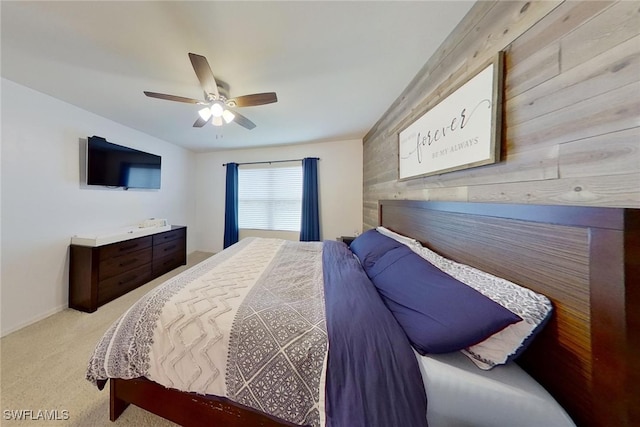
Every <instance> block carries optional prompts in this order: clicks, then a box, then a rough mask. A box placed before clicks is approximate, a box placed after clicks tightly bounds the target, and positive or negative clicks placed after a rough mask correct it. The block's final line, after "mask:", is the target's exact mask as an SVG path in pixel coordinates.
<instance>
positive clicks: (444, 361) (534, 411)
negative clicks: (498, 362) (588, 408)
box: [416, 352, 575, 427]
mask: <svg viewBox="0 0 640 427" xmlns="http://www.w3.org/2000/svg"><path fill="white" fill-rule="evenodd" d="M416 357H417V358H418V363H419V365H420V370H421V372H422V378H423V381H424V384H425V389H426V391H427V420H428V421H429V427H472V426H473V427H540V426H545V427H546V426H549V427H551V426H553V427H565V426H567V427H569V426H571V427H575V424H574V422H573V421H572V420H571V418H570V417H569V416H568V415H567V413H566V412H565V411H564V409H562V407H561V406H560V405H559V404H558V403H557V402H556V401H555V399H554V398H553V397H551V395H550V394H549V393H548V392H547V391H546V390H545V389H544V388H543V387H542V386H541V385H540V384H539V383H538V382H536V381H535V380H534V379H533V378H531V376H529V374H527V373H526V372H524V370H522V368H520V367H519V366H518V365H516V364H515V363H509V364H507V365H502V366H498V367H495V368H493V369H492V370H490V371H483V370H481V369H478V367H476V366H475V365H474V364H473V363H472V362H471V361H470V360H469V359H468V358H467V357H466V356H464V355H463V354H462V353H459V352H455V353H448V354H440V355H429V356H420V355H419V354H417V353H416Z"/></svg>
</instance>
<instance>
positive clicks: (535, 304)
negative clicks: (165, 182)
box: [416, 247, 553, 370]
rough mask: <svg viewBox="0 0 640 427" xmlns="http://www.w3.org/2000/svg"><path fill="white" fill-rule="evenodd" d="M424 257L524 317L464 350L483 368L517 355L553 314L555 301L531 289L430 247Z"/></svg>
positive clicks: (424, 249) (426, 249)
mask: <svg viewBox="0 0 640 427" xmlns="http://www.w3.org/2000/svg"><path fill="white" fill-rule="evenodd" d="M416 252H417V253H419V255H420V256H422V257H423V258H424V259H426V260H427V261H429V262H431V263H432V264H433V265H435V266H436V267H438V268H439V269H441V270H442V271H444V272H445V273H447V274H449V275H451V276H452V277H454V278H456V279H457V280H459V281H460V282H462V283H464V284H466V285H467V286H470V287H471V288H473V289H475V290H477V291H478V292H480V293H482V294H483V295H485V296H486V297H488V298H491V299H492V300H493V301H495V302H496V303H498V304H500V305H501V306H503V307H505V308H507V309H509V310H510V311H512V312H513V313H515V314H517V315H518V316H520V317H521V318H522V320H521V321H520V322H517V323H514V324H511V325H509V326H507V327H506V328H504V329H503V330H501V331H499V332H497V333H495V334H493V335H491V336H490V337H488V338H487V339H486V340H484V341H482V342H481V343H478V344H475V345H472V346H469V347H467V348H466V349H464V350H463V351H462V353H464V354H465V355H466V356H467V357H469V358H470V359H471V360H472V361H473V363H475V364H476V366H478V367H479V368H480V369H485V370H487V369H491V368H493V367H494V366H497V365H500V364H505V363H507V362H509V361H510V360H513V359H515V358H517V357H518V356H519V355H520V354H521V353H522V352H523V351H524V350H525V349H526V348H527V346H528V345H529V344H530V343H531V341H532V340H533V338H534V337H535V335H536V334H537V333H538V332H539V331H540V330H542V328H543V327H544V325H545V324H546V322H547V321H548V320H549V318H550V317H551V313H552V311H553V306H552V305H551V301H549V299H548V298H547V297H546V296H544V295H541V294H538V293H536V292H534V291H532V290H531V289H527V288H524V287H522V286H519V285H516V284H515V283H513V282H510V281H508V280H505V279H502V278H499V277H496V276H494V275H492V274H489V273H486V272H484V271H481V270H478V269H476V268H473V267H470V266H468V265H464V264H460V263H457V262H455V261H452V260H449V259H447V258H444V257H442V256H440V255H438V254H436V253H435V252H433V251H431V250H430V249H428V248H425V247H421V248H419V249H418V250H416Z"/></svg>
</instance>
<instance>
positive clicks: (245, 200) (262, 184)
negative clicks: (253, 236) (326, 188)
mask: <svg viewBox="0 0 640 427" xmlns="http://www.w3.org/2000/svg"><path fill="white" fill-rule="evenodd" d="M301 211H302V165H299V166H280V167H274V166H269V167H260V168H239V169H238V226H239V227H240V228H244V229H258V230H283V231H300V220H301Z"/></svg>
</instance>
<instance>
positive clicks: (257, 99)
mask: <svg viewBox="0 0 640 427" xmlns="http://www.w3.org/2000/svg"><path fill="white" fill-rule="evenodd" d="M229 102H230V103H233V104H235V106H236V107H252V106H254V105H264V104H271V103H274V102H278V97H277V96H276V93H275V92H265V93H254V94H253V95H244V96H238V97H236V98H232V99H230V100H229Z"/></svg>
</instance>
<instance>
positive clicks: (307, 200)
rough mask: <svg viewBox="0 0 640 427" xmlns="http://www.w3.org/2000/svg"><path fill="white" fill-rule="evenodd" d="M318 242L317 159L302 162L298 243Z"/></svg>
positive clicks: (310, 158)
mask: <svg viewBox="0 0 640 427" xmlns="http://www.w3.org/2000/svg"><path fill="white" fill-rule="evenodd" d="M319 240H320V214H319V212H318V159H317V158H312V157H307V158H305V159H303V160H302V224H301V227H300V241H301V242H314V241H319Z"/></svg>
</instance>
